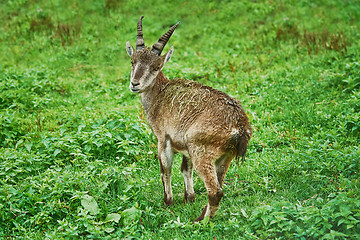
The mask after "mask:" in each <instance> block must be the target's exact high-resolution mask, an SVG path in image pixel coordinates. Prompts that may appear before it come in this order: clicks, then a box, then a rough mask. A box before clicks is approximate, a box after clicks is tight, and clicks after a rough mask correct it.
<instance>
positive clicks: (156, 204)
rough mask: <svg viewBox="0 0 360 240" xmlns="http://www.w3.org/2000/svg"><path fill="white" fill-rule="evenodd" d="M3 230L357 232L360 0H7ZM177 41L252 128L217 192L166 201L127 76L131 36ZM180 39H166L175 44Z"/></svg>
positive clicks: (264, 234) (182, 69)
mask: <svg viewBox="0 0 360 240" xmlns="http://www.w3.org/2000/svg"><path fill="white" fill-rule="evenodd" d="M0 6H1V7H0V22H1V25H0V51H1V53H2V54H1V55H0V239H359V238H360V235H359V233H360V196H359V193H360V189H359V188H360V184H359V176H360V173H359V171H360V163H359V161H360V57H359V56H360V41H359V39H360V25H359V23H360V11H359V9H360V3H359V1H357V0H354V1H351V0H348V1H340V0H327V1H315V2H314V1H305V0H300V1H198V0H193V1H176V3H175V2H171V1H163V0H150V1H138V0H135V1H120V0H104V1H86V3H85V2H84V1H78V0H76V1H60V0H51V1H45V0H38V1H34V0H27V1H25V0H13V1H2V2H1V3H0ZM141 15H145V18H144V24H145V25H144V36H145V41H146V43H147V44H148V45H150V44H152V43H154V42H155V41H156V40H157V39H158V37H159V36H160V35H161V34H163V33H164V32H165V31H166V30H167V29H168V27H169V26H171V25H172V24H174V23H176V22H177V21H181V24H180V25H179V27H178V28H177V30H176V32H175V33H174V36H173V37H172V39H171V40H170V42H169V44H168V45H174V47H175V54H174V56H173V58H172V61H171V62H170V63H169V64H168V65H167V67H166V68H165V70H164V71H165V74H166V75H167V76H168V77H169V78H176V77H182V78H188V79H194V80H196V81H199V82H201V83H204V84H206V85H209V86H212V87H214V88H217V89H219V90H222V91H225V92H226V93H228V94H230V95H231V96H233V97H236V98H238V99H239V100H240V101H241V102H242V105H243V107H244V109H245V110H246V111H247V113H248V115H249V118H250V120H251V123H252V126H253V128H254V135H253V138H252V140H251V143H250V146H249V149H248V153H247V156H246V161H245V162H244V163H243V164H241V165H237V164H236V163H235V162H234V163H233V164H232V165H231V167H230V168H229V172H228V174H227V177H226V180H225V185H224V192H225V196H224V198H223V200H222V202H221V204H220V208H219V210H218V212H217V215H216V216H215V218H214V219H213V220H212V221H211V222H209V223H200V224H192V221H193V220H194V219H195V218H196V217H197V216H198V215H199V214H200V212H199V211H200V209H201V208H202V207H203V205H204V204H205V203H206V201H207V199H206V191H205V188H204V186H203V183H202V181H201V180H200V179H198V177H196V176H195V180H194V181H195V182H194V185H195V191H196V201H195V203H194V204H183V180H182V176H181V173H180V157H179V156H176V159H175V167H174V170H173V181H172V182H173V188H174V189H173V190H174V192H175V193H176V194H175V205H174V206H171V207H166V206H164V205H163V203H162V202H163V199H162V198H163V193H162V191H163V190H162V184H161V180H160V169H159V164H158V160H157V153H156V139H155V138H154V136H153V135H152V133H151V130H150V129H149V127H148V126H147V125H146V121H145V119H144V114H143V112H142V109H141V104H140V100H139V96H137V95H133V94H131V93H130V91H129V90H128V84H129V82H128V81H129V72H130V63H129V60H128V58H127V56H126V52H125V42H126V41H127V40H131V41H132V42H134V41H135V39H136V23H137V20H138V18H139V16H141ZM168 47H169V46H168Z"/></svg>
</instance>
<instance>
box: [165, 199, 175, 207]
mask: <svg viewBox="0 0 360 240" xmlns="http://www.w3.org/2000/svg"><path fill="white" fill-rule="evenodd" d="M164 205H166V206H171V205H174V199H173V198H170V199H164Z"/></svg>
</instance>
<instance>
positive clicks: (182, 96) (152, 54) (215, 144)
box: [126, 16, 252, 221]
mask: <svg viewBox="0 0 360 240" xmlns="http://www.w3.org/2000/svg"><path fill="white" fill-rule="evenodd" d="M142 19H143V16H142V17H140V19H139V21H138V24H137V39H136V50H135V49H134V48H133V47H132V46H131V44H130V42H129V41H128V42H127V43H126V50H127V53H128V54H129V56H130V57H131V76H130V90H131V91H132V92H134V93H140V94H141V101H142V105H143V108H144V111H145V114H146V117H147V121H148V123H149V125H150V127H151V129H152V131H153V132H154V134H155V136H156V138H157V141H158V156H159V160H160V169H161V179H162V182H163V185H164V203H165V204H166V205H171V204H173V203H174V199H173V193H172V191H171V168H172V164H173V157H174V154H175V153H182V154H183V160H182V164H181V171H182V174H183V177H184V182H185V197H184V200H185V202H187V201H190V202H193V201H194V200H195V193H194V188H193V168H195V171H196V173H197V174H198V176H199V177H200V178H201V179H202V180H203V181H204V183H205V187H206V190H207V193H208V199H209V202H208V204H207V205H206V206H205V208H204V210H203V211H202V213H201V215H200V216H199V217H198V218H197V219H196V220H195V221H201V220H203V219H204V218H205V217H209V218H212V217H213V216H214V215H215V212H216V210H217V209H218V206H219V202H220V200H221V198H222V196H223V189H222V187H223V183H224V178H225V174H226V172H227V170H228V168H229V165H230V163H231V160H232V159H233V158H234V157H237V158H239V157H244V156H245V153H246V149H247V146H248V142H249V140H250V138H251V135H252V129H251V126H250V123H249V119H248V117H247V116H246V114H245V112H244V110H243V108H242V107H241V105H240V102H239V101H238V100H236V99H234V98H231V97H229V96H228V95H227V94H225V93H223V92H221V91H218V90H215V89H213V88H211V87H207V86H204V85H202V84H200V83H197V82H194V81H190V80H184V79H175V80H168V79H167V78H166V77H165V76H164V73H163V72H162V69H163V67H164V65H165V63H167V62H168V61H169V60H170V58H171V56H172V54H173V52H174V48H173V47H171V48H170V50H169V51H168V52H167V53H166V54H165V55H163V56H161V52H162V50H163V49H164V47H165V45H166V43H167V41H168V40H169V39H170V37H171V35H172V33H173V32H174V30H175V28H176V27H177V26H178V24H179V23H177V24H175V25H174V26H172V27H171V28H170V29H169V31H167V32H166V33H165V34H164V35H163V36H161V37H160V38H159V40H158V42H156V43H155V44H154V45H153V46H152V47H151V48H148V47H146V46H145V45H144V39H143V32H142Z"/></svg>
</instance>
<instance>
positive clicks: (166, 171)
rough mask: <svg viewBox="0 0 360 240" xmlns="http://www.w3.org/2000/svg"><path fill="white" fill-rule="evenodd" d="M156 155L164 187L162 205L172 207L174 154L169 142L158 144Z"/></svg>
mask: <svg viewBox="0 0 360 240" xmlns="http://www.w3.org/2000/svg"><path fill="white" fill-rule="evenodd" d="M158 154H159V160H160V170H161V180H162V182H163V185H164V204H165V205H173V204H174V197H173V194H172V190H171V168H172V164H173V159H174V152H173V150H172V148H171V143H170V140H165V141H162V142H160V141H159V143H158Z"/></svg>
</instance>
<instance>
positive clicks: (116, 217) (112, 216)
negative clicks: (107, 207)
mask: <svg viewBox="0 0 360 240" xmlns="http://www.w3.org/2000/svg"><path fill="white" fill-rule="evenodd" d="M120 218H121V215H120V214H118V213H109V214H108V215H107V216H106V218H105V221H107V222H116V223H118V222H119V220H120Z"/></svg>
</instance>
